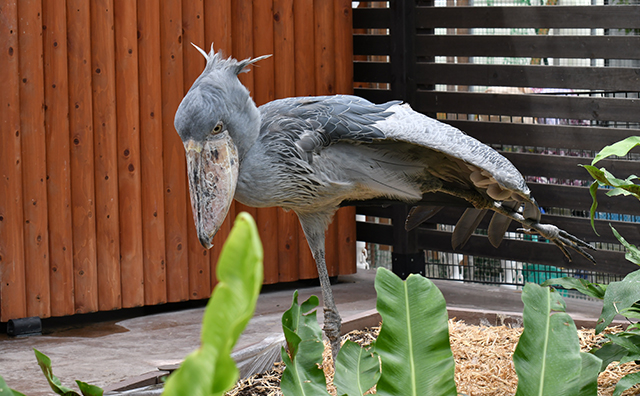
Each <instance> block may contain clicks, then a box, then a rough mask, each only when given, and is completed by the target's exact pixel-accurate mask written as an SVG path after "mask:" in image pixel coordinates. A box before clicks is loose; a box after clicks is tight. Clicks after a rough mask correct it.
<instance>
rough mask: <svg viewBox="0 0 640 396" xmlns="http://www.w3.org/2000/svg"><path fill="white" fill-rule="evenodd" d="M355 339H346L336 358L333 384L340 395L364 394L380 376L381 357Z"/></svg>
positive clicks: (360, 395) (358, 395) (359, 395)
mask: <svg viewBox="0 0 640 396" xmlns="http://www.w3.org/2000/svg"><path fill="white" fill-rule="evenodd" d="M372 349H373V348H369V349H365V348H363V347H361V346H360V345H358V344H356V343H355V342H353V341H346V342H345V343H344V344H343V345H342V347H341V348H340V352H339V353H338V357H337V358H336V368H335V375H334V377H333V384H334V385H335V386H336V389H337V391H338V392H337V394H338V395H347V396H362V395H363V394H364V393H365V392H366V391H368V390H369V389H371V388H372V387H373V386H374V385H375V384H376V383H377V382H378V379H379V378H380V357H379V356H378V354H377V353H375V352H373V351H372Z"/></svg>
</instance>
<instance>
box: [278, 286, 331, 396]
mask: <svg viewBox="0 0 640 396" xmlns="http://www.w3.org/2000/svg"><path fill="white" fill-rule="evenodd" d="M318 303H319V302H318V297H316V296H311V297H310V298H309V299H307V300H306V301H305V302H303V303H302V304H301V305H298V291H297V290H296V291H295V292H294V293H293V301H292V303H291V308H289V309H288V310H287V311H286V312H285V313H284V314H283V315H282V330H283V331H284V334H285V338H286V339H287V347H288V348H289V353H287V351H286V350H285V349H284V348H282V351H281V355H282V360H283V361H284V364H285V369H284V371H283V372H282V378H281V380H280V389H281V391H282V394H283V395H285V396H305V395H308V396H317V395H328V394H329V393H328V392H327V383H326V379H325V376H324V371H322V369H321V368H320V365H321V364H322V352H324V343H323V342H322V330H321V329H320V325H318V319H317V317H316V311H315V308H316V307H317V306H318ZM312 310H313V311H312ZM310 311H312V312H310Z"/></svg>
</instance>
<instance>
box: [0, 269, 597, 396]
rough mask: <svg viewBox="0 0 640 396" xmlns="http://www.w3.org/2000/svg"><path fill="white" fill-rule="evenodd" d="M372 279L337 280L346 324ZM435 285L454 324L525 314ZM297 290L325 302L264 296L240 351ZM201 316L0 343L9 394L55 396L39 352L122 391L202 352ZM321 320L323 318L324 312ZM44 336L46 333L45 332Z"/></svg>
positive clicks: (488, 292)
mask: <svg viewBox="0 0 640 396" xmlns="http://www.w3.org/2000/svg"><path fill="white" fill-rule="evenodd" d="M374 276H375V272H374V271H373V270H367V271H364V270H360V271H359V272H358V274H355V275H350V276H342V277H340V278H339V282H338V283H337V284H336V285H334V288H333V290H334V294H335V299H336V303H337V304H338V309H339V310H340V312H341V315H342V316H343V318H349V317H355V316H358V315H360V316H362V315H363V314H367V313H370V311H371V310H373V309H374V308H375V290H374V286H373V283H374ZM435 283H436V284H437V286H438V287H439V288H440V290H441V291H442V293H443V295H444V296H445V299H446V301H447V307H448V309H449V312H450V316H456V317H458V318H462V319H465V320H466V321H468V322H487V321H488V322H496V321H498V322H499V321H500V320H502V319H503V318H504V317H505V316H517V315H518V313H521V312H522V302H521V300H520V292H519V291H517V290H513V289H509V288H505V287H498V286H485V285H479V284H468V283H461V282H454V281H436V282H435ZM295 289H299V290H300V297H299V298H300V300H299V301H304V300H305V299H306V298H308V297H309V296H311V295H312V294H315V295H318V296H320V289H319V287H317V286H309V284H308V283H301V282H300V283H298V282H296V283H292V284H289V285H285V286H277V287H273V286H272V287H267V288H265V290H264V291H263V293H262V294H261V295H260V298H259V301H258V306H257V310H256V314H255V316H254V318H253V319H252V320H251V322H250V323H249V326H248V327H247V329H246V331H245V332H244V334H243V335H242V337H241V338H240V341H239V342H238V346H237V347H236V348H243V347H245V346H247V345H250V344H252V343H255V342H257V341H260V340H262V339H264V338H266V337H269V336H271V335H274V334H279V333H280V332H281V328H280V316H281V315H282V313H283V312H284V311H285V310H286V309H287V308H288V307H289V306H290V304H291V298H292V293H293V290H295ZM566 301H567V311H568V312H569V313H570V314H572V316H574V319H576V320H582V321H581V322H578V321H577V323H578V324H579V325H580V324H581V323H588V321H591V322H593V321H594V320H595V319H597V318H598V316H599V314H600V310H601V303H600V302H594V301H585V300H575V299H566ZM203 311H204V308H203V307H199V308H191V309H184V310H180V311H174V312H164V313H157V314H153V315H146V316H140V317H135V318H130V319H123V320H110V321H106V322H101V323H94V324H90V325H87V324H84V325H83V326H81V327H79V328H72V329H68V328H67V329H61V330H56V331H54V332H52V333H50V334H46V335H42V336H33V337H24V338H8V337H7V336H6V335H0V375H2V376H3V377H4V379H5V380H6V381H7V383H8V384H9V386H10V387H12V388H14V389H16V390H19V391H21V392H23V393H25V394H26V395H28V396H39V395H51V394H53V393H52V392H51V391H50V390H49V387H48V385H47V383H46V380H45V379H44V377H43V376H42V374H41V373H40V369H39V367H38V366H37V364H36V361H35V357H34V355H33V351H32V349H33V348H36V349H38V350H40V351H41V352H43V353H45V354H47V355H48V356H49V357H50V358H51V359H52V361H53V368H54V374H56V375H57V376H58V377H59V378H60V379H61V380H62V382H63V384H64V385H67V386H69V387H75V384H74V380H75V379H79V380H82V381H85V382H89V383H92V384H95V385H99V386H107V385H110V384H114V383H118V382H120V381H122V380H125V379H130V378H132V377H136V376H139V375H142V374H144V373H148V372H150V371H154V370H156V369H157V368H158V367H159V366H164V365H171V364H177V363H179V362H180V361H181V360H182V359H183V358H184V357H185V356H186V355H187V354H188V353H189V352H191V351H192V350H194V349H195V348H197V347H198V345H199V335H200V323H201V320H202V313H203ZM492 312H498V314H497V315H496V314H492ZM318 316H319V317H321V316H322V314H321V312H319V315H318ZM515 321H516V322H517V318H516V319H515ZM46 324H47V322H45V326H46ZM44 330H45V333H47V330H48V329H47V328H46V327H45V329H44Z"/></svg>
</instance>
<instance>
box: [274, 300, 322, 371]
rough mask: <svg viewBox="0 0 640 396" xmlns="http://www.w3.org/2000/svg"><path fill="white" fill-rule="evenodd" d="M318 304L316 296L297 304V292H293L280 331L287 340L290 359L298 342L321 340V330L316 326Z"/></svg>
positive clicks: (295, 352) (295, 353)
mask: <svg viewBox="0 0 640 396" xmlns="http://www.w3.org/2000/svg"><path fill="white" fill-rule="evenodd" d="M319 304H320V301H319V300H318V297H317V296H311V297H309V298H308V299H307V300H306V301H304V302H303V303H302V304H298V291H297V290H296V291H294V292H293V301H292V302H291V307H290V308H289V309H288V310H286V311H285V313H284V314H282V331H283V332H284V336H285V338H286V340H287V348H288V349H289V354H290V355H291V358H295V356H296V355H297V353H298V344H300V341H302V340H310V339H313V340H322V329H320V325H318V319H317V316H316V311H315V308H316V307H317V306H318V305H319ZM320 361H322V359H320Z"/></svg>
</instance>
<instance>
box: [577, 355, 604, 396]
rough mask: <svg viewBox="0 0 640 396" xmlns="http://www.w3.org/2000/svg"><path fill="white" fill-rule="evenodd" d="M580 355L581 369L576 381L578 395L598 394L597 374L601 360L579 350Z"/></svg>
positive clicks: (590, 395)
mask: <svg viewBox="0 0 640 396" xmlns="http://www.w3.org/2000/svg"><path fill="white" fill-rule="evenodd" d="M580 357H581V358H582V370H581V371H580V381H579V383H578V386H579V390H578V396H595V395H597V394H598V374H599V373H600V366H601V365H602V360H600V358H599V357H597V356H595V355H592V354H590V353H586V352H580Z"/></svg>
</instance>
